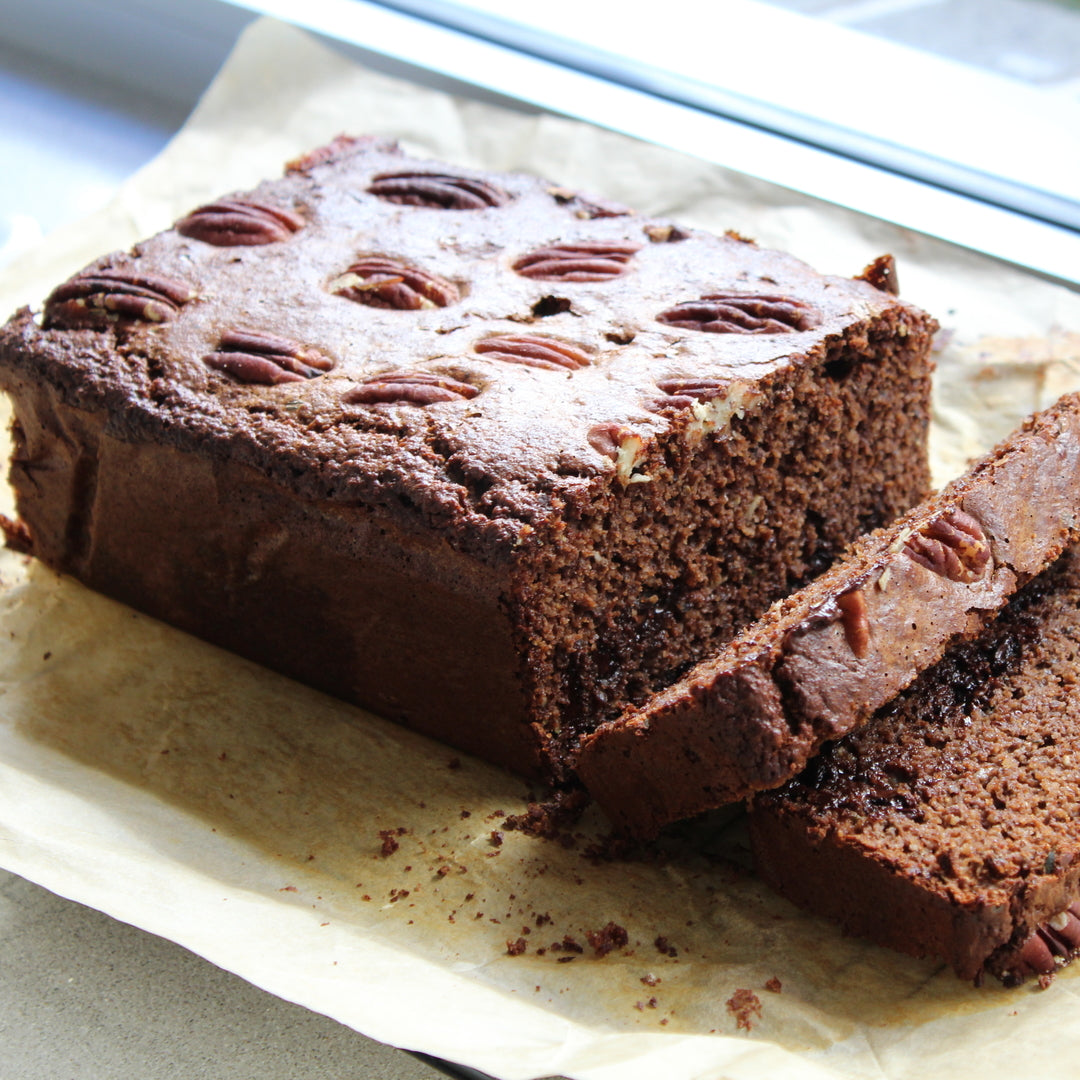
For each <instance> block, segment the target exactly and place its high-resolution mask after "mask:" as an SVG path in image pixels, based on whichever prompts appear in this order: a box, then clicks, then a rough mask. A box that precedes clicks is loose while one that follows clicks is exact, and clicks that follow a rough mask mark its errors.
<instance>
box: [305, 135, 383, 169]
mask: <svg viewBox="0 0 1080 1080" xmlns="http://www.w3.org/2000/svg"><path fill="white" fill-rule="evenodd" d="M360 147H364V148H365V149H371V150H379V151H381V152H382V153H384V154H398V153H400V152H401V151H400V150H399V149H398V145H397V143H396V142H394V141H393V140H392V139H381V138H379V136H378V135H338V136H337V138H335V139H333V140H331V141H330V142H328V143H327V144H326V145H325V146H317V147H316V148H315V149H314V150H310V151H309V152H308V153H306V154H303V155H302V156H300V157H298V158H293V160H292V161H290V162H287V163H286V165H285V172H286V173H309V172H311V170H312V169H314V168H316V167H318V166H319V165H326V164H327V163H328V162H331V161H337V160H338V159H339V158H343V157H344V156H345V155H346V154H347V153H349V152H350V151H351V150H353V149H359V148H360Z"/></svg>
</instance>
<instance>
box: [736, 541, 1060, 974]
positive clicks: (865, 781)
mask: <svg viewBox="0 0 1080 1080" xmlns="http://www.w3.org/2000/svg"><path fill="white" fill-rule="evenodd" d="M1078 684H1080V549H1078V548H1077V547H1072V548H1070V549H1068V551H1067V552H1066V553H1065V554H1064V555H1062V557H1061V558H1060V559H1059V560H1058V562H1057V563H1056V564H1055V565H1054V566H1053V567H1052V568H1051V569H1049V570H1047V571H1046V573H1044V574H1042V575H1040V576H1039V577H1038V578H1036V579H1035V580H1034V581H1032V582H1031V583H1030V584H1028V585H1027V586H1026V587H1025V588H1024V589H1023V590H1022V591H1021V592H1020V593H1018V594H1017V595H1016V596H1015V597H1014V599H1013V601H1012V602H1011V603H1010V604H1009V606H1008V607H1007V608H1006V609H1005V611H1004V612H1003V613H1002V615H1001V617H1000V618H999V619H998V620H997V622H996V623H993V624H992V625H990V626H989V627H988V628H987V629H986V630H985V631H984V632H983V633H982V634H981V635H980V636H979V637H978V638H976V639H974V640H971V641H966V642H962V643H960V644H958V645H956V646H954V647H953V648H952V649H951V650H950V651H949V652H948V653H947V654H946V656H945V657H944V658H943V659H942V660H941V661H940V663H938V664H937V665H936V666H935V667H934V668H932V669H931V670H930V671H928V672H926V673H925V674H924V675H923V676H922V677H920V679H919V680H918V681H917V682H916V683H914V684H913V685H912V686H911V687H910V688H909V689H908V690H907V691H905V692H904V693H903V694H902V695H901V696H900V697H899V698H897V699H896V700H895V701H893V702H891V703H890V704H889V705H888V706H886V707H885V708H883V709H881V710H880V711H879V712H878V713H877V714H876V715H875V716H874V718H873V720H872V721H871V722H870V723H868V724H867V725H866V726H865V727H863V728H861V729H860V730H859V731H856V732H853V733H851V734H850V735H848V736H847V737H845V738H843V739H840V740H839V741H837V742H835V743H831V744H830V745H829V746H828V747H827V748H826V749H825V750H824V752H823V753H822V754H821V755H820V757H818V758H817V759H815V761H814V762H812V763H811V765H810V766H809V767H808V768H807V769H806V770H805V771H804V772H803V773H802V775H801V776H799V777H798V779H797V780H794V781H792V782H791V783H790V784H788V785H787V786H786V787H784V788H781V789H780V790H779V791H776V792H770V793H768V794H765V795H760V796H758V797H757V798H756V799H755V800H754V803H753V810H752V814H751V834H752V836H753V842H754V851H755V855H756V858H757V864H758V867H759V870H760V872H761V874H762V876H763V877H764V878H765V880H766V881H768V882H769V883H770V884H772V885H773V886H774V887H775V888H777V889H778V890H779V891H780V892H781V893H783V894H784V895H785V896H787V897H789V898H790V899H791V900H793V901H794V902H795V903H797V904H799V905H801V906H803V907H806V908H809V909H811V910H812V911H815V912H818V913H820V914H822V915H826V916H828V917H829V918H832V919H835V920H837V921H839V922H840V923H841V924H842V925H843V927H844V929H845V930H846V931H848V932H849V933H852V934H857V935H861V936H864V937H869V938H871V939H872V940H874V941H876V942H878V943H880V944H883V945H888V946H891V947H893V948H896V949H899V950H902V951H903V952H907V953H911V954H913V955H915V956H933V957H940V958H941V959H943V960H945V961H947V962H948V963H949V964H951V965H952V967H953V968H954V969H955V971H956V972H957V974H958V975H960V976H961V977H962V978H964V979H975V980H977V981H978V980H980V979H981V978H982V977H983V975H984V973H990V974H993V975H997V976H999V977H1000V978H1001V979H1002V980H1003V981H1005V982H1006V983H1016V982H1019V981H1022V980H1023V979H1024V978H1026V977H1028V976H1030V975H1036V974H1037V975H1040V976H1044V977H1045V976H1047V975H1050V974H1052V973H1053V972H1054V971H1055V970H1056V968H1057V967H1058V966H1059V965H1060V964H1062V963H1064V962H1066V961H1068V960H1069V959H1071V958H1072V957H1073V956H1074V955H1075V954H1076V953H1077V951H1078V950H1080V785H1078V784H1077V764H1078V763H1080V703H1078V699H1077V685H1078Z"/></svg>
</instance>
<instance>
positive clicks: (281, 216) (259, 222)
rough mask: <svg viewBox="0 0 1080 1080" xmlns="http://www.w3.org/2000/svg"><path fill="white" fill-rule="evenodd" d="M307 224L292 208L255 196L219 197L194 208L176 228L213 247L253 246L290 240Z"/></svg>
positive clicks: (181, 232)
mask: <svg viewBox="0 0 1080 1080" xmlns="http://www.w3.org/2000/svg"><path fill="white" fill-rule="evenodd" d="M303 227H304V219H303V218H302V217H300V215H299V214H294V213H293V212H292V211H291V210H283V209H281V207H279V206H270V205H269V204H268V203H262V202H257V201H256V200H255V199H219V200H218V201H217V202H212V203H207V204H206V205H205V206H200V207H199V208H198V209H197V210H192V212H191V213H190V214H188V216H187V217H185V218H181V219H180V220H179V221H178V222H177V223H176V231H177V232H178V233H179V234H180V235H181V236H190V237H191V239H192V240H201V241H202V242H203V243H204V244H213V245H214V247H254V246H256V245H258V244H276V243H277V242H278V241H280V240H288V238H289V237H290V236H292V234H293V233H294V232H298V231H299V230H300V229H302V228H303Z"/></svg>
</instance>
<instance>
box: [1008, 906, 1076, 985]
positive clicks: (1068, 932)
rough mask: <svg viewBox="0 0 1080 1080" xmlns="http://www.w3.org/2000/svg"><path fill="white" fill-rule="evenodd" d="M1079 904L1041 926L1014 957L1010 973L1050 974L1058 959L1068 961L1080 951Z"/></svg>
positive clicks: (1019, 974)
mask: <svg viewBox="0 0 1080 1080" xmlns="http://www.w3.org/2000/svg"><path fill="white" fill-rule="evenodd" d="M1078 916H1080V903H1077V904H1071V905H1070V906H1069V907H1067V908H1066V909H1065V910H1064V911H1059V912H1058V913H1057V914H1056V915H1054V916H1053V917H1052V918H1051V919H1050V920H1049V921H1048V922H1045V923H1041V924H1040V925H1039V926H1037V927H1036V928H1035V932H1034V933H1033V934H1032V935H1031V936H1030V937H1029V938H1028V939H1027V940H1026V941H1025V942H1024V944H1023V945H1022V946H1021V948H1020V951H1019V953H1018V954H1017V957H1016V964H1015V967H1014V968H1013V972H1012V974H1014V975H1016V976H1019V977H1020V978H1024V977H1025V976H1027V975H1051V974H1053V973H1054V971H1056V970H1057V966H1058V963H1057V958H1058V957H1062V958H1067V957H1070V956H1072V955H1073V954H1074V953H1076V952H1077V950H1080V917H1078Z"/></svg>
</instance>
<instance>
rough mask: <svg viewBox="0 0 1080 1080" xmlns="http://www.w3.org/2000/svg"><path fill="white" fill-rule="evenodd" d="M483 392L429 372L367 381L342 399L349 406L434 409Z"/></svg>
mask: <svg viewBox="0 0 1080 1080" xmlns="http://www.w3.org/2000/svg"><path fill="white" fill-rule="evenodd" d="M479 393H480V391H479V390H478V389H477V388H476V387H475V386H472V385H470V384H469V383H465V382H459V381H458V380H457V379H452V378H450V377H449V376H448V375H437V374H435V373H434V372H430V371H387V372H384V373H383V374H381V375H373V376H372V377H371V378H370V379H365V380H364V382H363V383H361V384H360V385H359V386H357V387H354V388H353V389H352V390H349V391H348V392H347V393H346V394H344V395H343V397H342V399H341V400H342V401H343V402H345V404H346V405H380V404H383V405H435V404H436V403H438V402H440V401H462V400H466V399H468V398H474V397H476V395H477V394H479Z"/></svg>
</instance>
